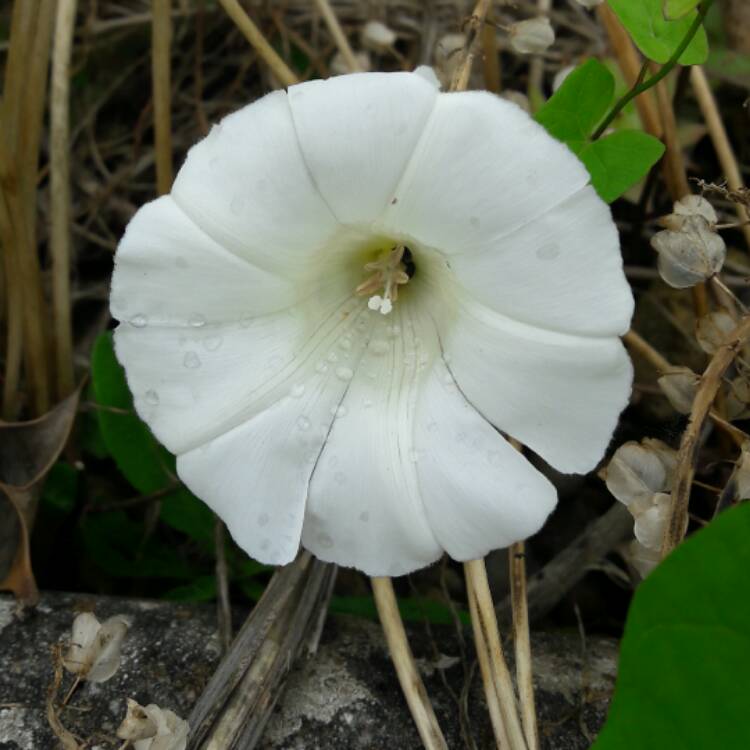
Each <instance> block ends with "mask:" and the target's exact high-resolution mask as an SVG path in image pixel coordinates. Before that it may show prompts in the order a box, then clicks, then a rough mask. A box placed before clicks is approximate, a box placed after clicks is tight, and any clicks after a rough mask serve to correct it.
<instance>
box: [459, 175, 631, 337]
mask: <svg viewBox="0 0 750 750" xmlns="http://www.w3.org/2000/svg"><path fill="white" fill-rule="evenodd" d="M450 265H451V268H452V269H453V271H454V273H455V274H456V277H457V279H458V280H459V282H460V283H461V284H462V285H463V286H465V288H466V290H467V291H468V292H469V294H471V295H472V296H475V297H477V298H478V299H479V300H481V301H482V302H483V303H484V304H485V305H487V306H488V307H491V308H492V309H493V310H496V311H497V312H500V313H502V314H504V315H507V316H508V317H511V318H514V319H515V320H522V321H524V322H525V323H531V324H532V325H537V326H540V327H542V328H549V329H551V330H557V331H564V332H569V333H582V334H590V335H595V336H602V335H621V334H623V333H625V332H626V331H627V330H628V327H629V325H630V318H631V317H632V314H633V295H632V292H631V291H630V286H629V284H628V282H627V280H626V279H625V274H624V273H623V270H622V258H621V256H620V243H619V238H618V235H617V228H616V227H615V224H614V222H613V221H612V216H611V213H610V210H609V207H608V206H607V205H606V204H605V203H604V202H603V201H602V200H601V199H600V198H599V197H598V196H597V195H596V193H595V192H594V189H593V188H592V187H585V188H583V189H582V190H579V191H578V192H576V193H574V194H573V195H572V196H571V197H569V198H568V199H566V200H565V201H563V202H562V203H561V204H560V205H559V206H556V207H555V208H553V209H551V210H550V211H547V212H546V213H544V214H542V215H541V216H538V217H537V218H535V219H534V220H533V221H531V222H530V223H527V224H525V225H524V226H523V227H521V228H520V229H516V230H514V231H513V232H511V233H509V234H507V235H506V236H504V237H502V238H500V239H495V238H491V239H489V240H488V241H487V243H486V244H485V245H484V246H482V247H481V249H480V248H477V249H476V250H475V251H473V252H470V253H463V254H459V255H455V256H451V258H450Z"/></svg>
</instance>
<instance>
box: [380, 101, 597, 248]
mask: <svg viewBox="0 0 750 750" xmlns="http://www.w3.org/2000/svg"><path fill="white" fill-rule="evenodd" d="M588 181H589V175H588V172H587V171H586V168H585V167H584V166H583V164H581V162H580V161H579V160H578V159H577V158H576V157H575V156H574V155H573V154H572V152H571V151H569V150H568V148H567V147H566V146H564V145H563V144H561V143H560V142H558V141H556V140H555V139H554V138H552V137H551V136H550V135H549V134H548V133H547V132H546V131H545V130H544V128H542V126H541V125H538V124H537V123H535V122H534V121H533V120H532V119H531V118H530V117H529V116H528V115H527V114H526V113H525V112H524V111H523V110H522V109H520V107H518V106H516V105H515V104H512V103H510V102H508V101H505V100H503V99H500V98H499V97H497V96H495V95H494V94H490V93H487V92H477V91H471V92H465V93H459V94H444V95H442V94H441V95H440V96H439V97H438V100H437V103H436V105H435V108H434V111H433V113H432V116H431V117H430V119H429V121H428V123H427V125H426V127H425V132H424V134H423V136H422V138H421V140H420V142H419V144H418V146H417V149H416V151H415V153H414V156H413V157H412V159H411V161H410V163H409V166H408V168H407V170H406V172H405V174H404V176H403V179H402V180H401V183H400V184H399V187H398V188H397V190H396V192H395V194H394V196H393V197H394V198H396V201H395V202H393V201H392V202H391V203H389V204H388V206H387V209H386V212H385V215H384V218H383V221H382V226H383V229H384V230H385V231H391V232H395V233H397V234H400V235H405V236H407V237H412V238H414V239H415V240H417V241H418V242H420V243H422V244H424V245H427V246H428V247H432V248H436V249H437V250H439V251H440V252H441V253H443V254H445V255H454V254H456V253H469V252H476V251H481V250H482V249H483V248H487V247H488V246H489V245H490V243H491V242H493V241H496V240H498V239H500V238H502V237H505V236H507V235H509V234H510V233H511V232H512V231H513V230H515V229H518V228H520V227H523V226H524V225H526V224H528V223H529V222H531V221H533V220H535V219H537V217H540V216H542V215H543V214H545V213H546V212H547V211H549V210H550V209H552V208H554V207H555V206H557V205H559V204H561V203H563V202H564V201H565V200H566V199H567V198H569V197H570V196H572V195H573V194H574V193H576V192H577V191H579V190H580V189H582V188H583V187H584V185H586V184H587V183H588Z"/></svg>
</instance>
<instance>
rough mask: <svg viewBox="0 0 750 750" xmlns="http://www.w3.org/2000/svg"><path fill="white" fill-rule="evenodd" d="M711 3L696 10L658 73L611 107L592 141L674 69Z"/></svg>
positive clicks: (708, 0)
mask: <svg viewBox="0 0 750 750" xmlns="http://www.w3.org/2000/svg"><path fill="white" fill-rule="evenodd" d="M713 2H714V0H705V2H703V3H701V5H700V7H699V8H698V15H696V17H695V19H694V20H693V23H692V24H690V28H689V29H688V31H687V34H685V37H684V38H683V40H682V41H681V42H680V44H679V45H678V47H677V49H676V50H675V51H674V53H673V55H672V57H670V58H669V60H667V62H665V63H664V65H662V66H661V68H660V69H659V71H658V72H657V73H654V75H652V76H651V78H649V79H647V80H645V81H643V82H639V81H636V82H635V85H634V86H633V88H632V89H630V91H628V93H627V94H625V95H624V96H623V97H622V98H621V99H620V100H619V101H618V102H617V104H615V106H614V107H612V109H611V110H610V112H609V114H608V115H607V116H606V117H605V118H604V121H603V122H602V124H601V125H600V126H599V127H598V128H597V129H596V131H595V132H594V134H593V135H592V136H591V140H592V141H595V140H596V139H597V138H600V137H601V135H602V134H603V133H604V131H605V130H606V129H607V128H608V127H609V126H610V125H611V123H612V120H614V119H615V117H617V115H619V114H620V112H622V110H623V108H624V107H625V106H627V104H629V103H630V102H631V101H632V100H633V99H635V97H636V96H639V95H640V94H642V93H643V92H644V91H648V90H649V89H650V88H652V87H653V86H656V84H657V83H659V81H661V79H662V78H664V77H665V76H666V75H668V74H669V73H670V71H671V70H672V69H673V68H674V67H675V65H677V61H678V60H679V59H680V56H681V55H682V53H683V52H684V51H685V50H686V49H687V46H688V44H690V42H692V41H693V37H694V36H695V35H696V34H697V33H698V29H699V28H700V27H701V24H702V23H703V19H704V18H705V17H706V13H708V9H709V8H710V7H711V6H712V5H713Z"/></svg>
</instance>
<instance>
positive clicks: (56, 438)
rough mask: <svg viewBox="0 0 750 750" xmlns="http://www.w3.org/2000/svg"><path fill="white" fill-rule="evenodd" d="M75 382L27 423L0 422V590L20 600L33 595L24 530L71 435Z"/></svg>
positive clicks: (35, 594)
mask: <svg viewBox="0 0 750 750" xmlns="http://www.w3.org/2000/svg"><path fill="white" fill-rule="evenodd" d="M80 395H81V389H80V387H79V388H78V389H76V390H75V391H74V392H73V393H71V394H70V396H68V397H67V398H66V399H64V400H63V401H61V402H60V403H59V404H58V405H57V406H55V408H54V409H52V410H50V411H48V412H47V413H46V414H45V415H43V416H41V417H39V418H38V419H34V420H31V421H29V422H0V590H6V591H12V592H13V594H14V595H15V596H16V598H17V599H18V600H19V601H20V602H21V603H23V604H25V605H33V604H35V603H36V601H37V600H38V596H39V593H38V590H37V587H36V582H35V581H34V574H33V572H32V570H31V559H30V556H29V533H30V531H31V527H32V525H33V523H34V516H35V515H36V508H37V504H38V501H39V494H40V492H41V488H42V484H43V482H44V479H45V477H46V476H47V473H48V472H49V470H50V469H51V468H52V465H53V464H54V463H55V461H56V460H57V458H58V456H59V455H60V452H61V451H62V449H63V447H64V446H65V443H66V441H67V439H68V435H69V434H70V430H71V428H72V426H73V421H74V419H75V415H76V409H77V408H78V399H79V397H80Z"/></svg>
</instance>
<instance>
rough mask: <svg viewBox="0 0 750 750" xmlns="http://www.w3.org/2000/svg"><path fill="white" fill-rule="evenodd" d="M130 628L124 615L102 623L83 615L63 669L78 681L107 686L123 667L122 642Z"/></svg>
mask: <svg viewBox="0 0 750 750" xmlns="http://www.w3.org/2000/svg"><path fill="white" fill-rule="evenodd" d="M130 624H131V623H130V620H129V619H128V618H127V617H125V616H124V615H115V616H114V617H110V618H109V619H107V620H105V621H104V622H102V623H100V622H99V620H97V619H96V617H95V616H94V615H93V614H91V613H90V612H82V613H81V614H80V615H78V616H77V617H76V619H75V620H74V621H73V633H72V637H71V641H70V647H69V648H68V651H67V653H66V654H65V656H64V657H63V666H64V667H65V669H67V670H68V672H72V673H73V674H74V675H76V679H77V680H87V681H88V682H106V681H107V680H108V679H109V678H110V677H112V675H114V674H115V672H117V670H118V668H119V666H120V661H121V658H122V657H121V649H122V642H123V639H124V638H125V634H126V633H127V632H128V628H129V627H130Z"/></svg>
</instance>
